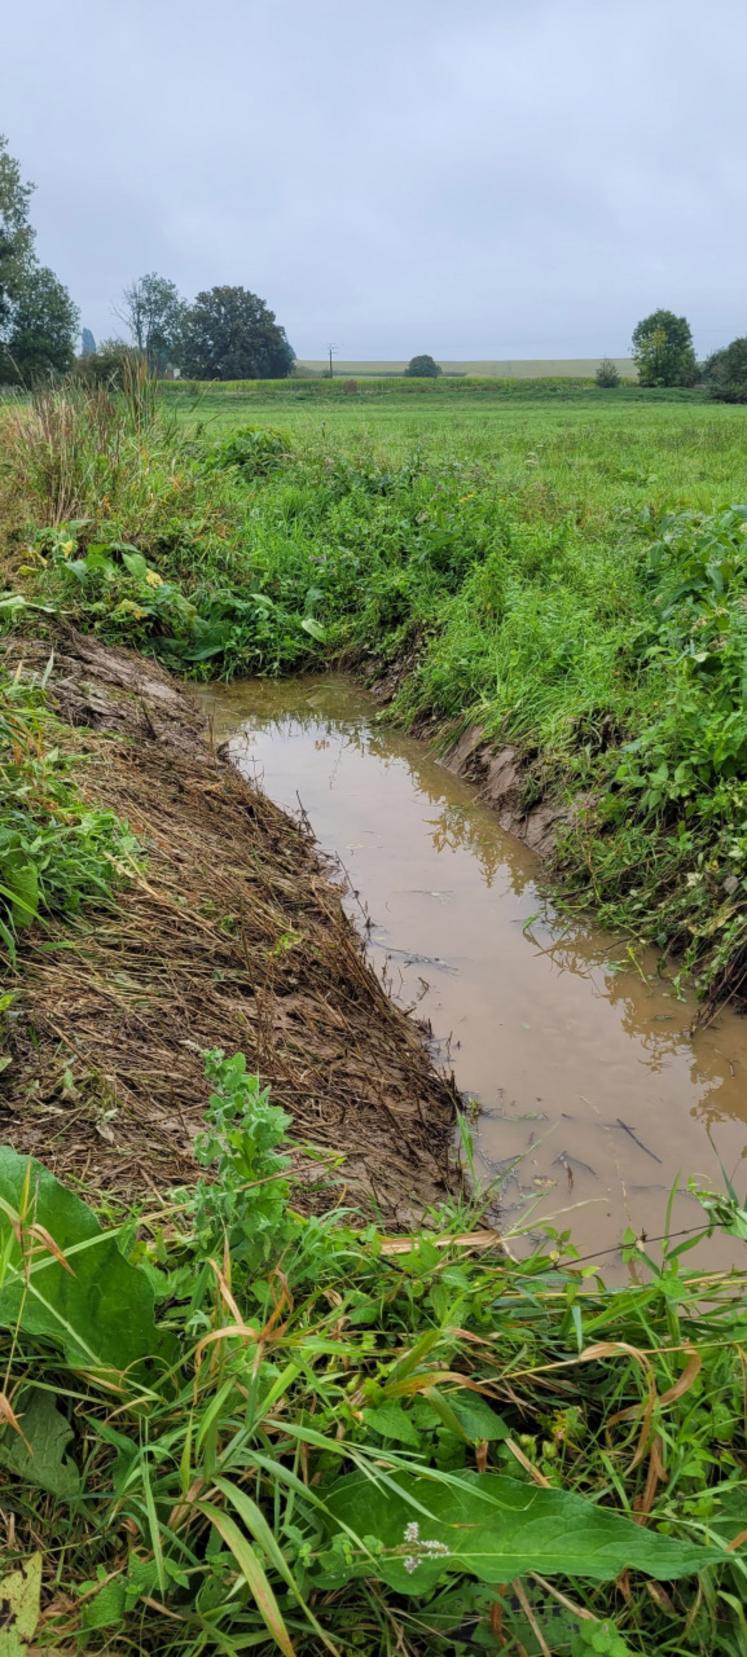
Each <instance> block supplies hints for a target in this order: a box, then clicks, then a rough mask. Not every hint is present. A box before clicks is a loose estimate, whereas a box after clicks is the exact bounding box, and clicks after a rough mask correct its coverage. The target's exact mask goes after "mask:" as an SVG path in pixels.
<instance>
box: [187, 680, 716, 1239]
mask: <svg viewBox="0 0 747 1657" xmlns="http://www.w3.org/2000/svg"><path fill="white" fill-rule="evenodd" d="M204 700H205V705H206V707H207V708H208V711H209V712H210V714H211V717H212V719H213V721H214V725H215V734H216V739H217V740H221V739H222V738H223V737H225V736H226V735H230V736H231V752H232V756H233V758H234V759H235V761H236V763H237V764H239V765H240V766H241V767H242V769H244V770H246V772H247V773H248V774H250V775H253V776H254V775H257V776H259V778H260V780H262V782H263V785H264V786H265V787H266V789H267V792H268V793H269V794H270V795H271V796H272V798H273V799H275V800H277V801H278V803H279V804H280V805H283V806H285V807H286V808H288V809H291V810H293V809H297V808H298V805H299V804H301V805H302V806H303V808H304V810H305V811H306V812H307V814H308V816H309V818H310V820H311V823H312V826H313V828H314V832H315V833H316V835H317V837H318V839H319V841H320V843H321V845H322V846H323V847H324V848H325V849H326V850H328V851H330V852H336V853H338V854H339V855H340V856H341V858H342V861H343V863H344V865H345V867H346V869H347V870H348V871H349V874H350V878H351V881H352V883H353V885H354V887H355V888H356V889H357V890H358V891H359V892H360V894H361V897H362V899H363V901H364V902H365V905H366V907H367V909H368V911H369V913H370V916H371V923H372V924H371V928H370V940H369V941H370V949H371V953H372V957H373V959H374V961H375V962H376V964H377V965H378V967H379V968H380V970H381V971H382V972H383V973H386V974H387V976H388V982H389V984H390V986H391V988H392V990H393V992H394V993H395V994H396V995H397V996H398V997H399V998H400V999H401V1000H402V1001H403V1002H404V1003H405V1004H407V1005H410V1006H413V1007H415V1008H416V1009H417V1013H418V1016H420V1017H423V1018H425V1019H428V1020H429V1022H430V1025H431V1027H432V1029H433V1032H434V1036H435V1039H436V1042H437V1044H438V1047H439V1050H440V1052H441V1054H442V1055H443V1056H444V1057H445V1058H446V1060H447V1061H448V1062H449V1063H451V1065H452V1066H453V1068H454V1070H455V1072H456V1076H457V1080H458V1082H459V1084H460V1086H461V1087H462V1088H463V1089H464V1090H465V1091H466V1092H469V1093H473V1094H474V1095H476V1096H477V1098H478V1099H479V1101H480V1105H481V1115H480V1117H479V1119H478V1122H477V1125H476V1134H477V1143H478V1154H479V1158H480V1161H481V1163H482V1166H483V1168H484V1170H485V1172H486V1174H495V1173H497V1172H501V1171H502V1172H504V1173H505V1170H506V1169H507V1168H509V1167H510V1166H511V1164H512V1162H513V1160H514V1159H515V1158H516V1157H520V1158H521V1161H520V1163H519V1165H518V1167H517V1168H516V1169H515V1170H514V1172H513V1174H512V1175H511V1176H510V1179H509V1183H508V1184H507V1187H506V1192H505V1196H504V1202H505V1203H506V1204H508V1205H509V1207H512V1208H513V1209H514V1210H515V1211H516V1212H518V1211H519V1209H520V1208H521V1205H522V1204H523V1203H524V1202H525V1201H526V1200H527V1198H528V1197H531V1198H532V1199H534V1198H535V1197H539V1207H538V1213H539V1214H542V1215H548V1214H552V1213H554V1212H557V1211H558V1210H559V1209H563V1208H567V1207H568V1206H569V1204H570V1206H571V1207H572V1208H573V1215H572V1220H573V1232H574V1237H575V1238H576V1240H577V1242H578V1243H579V1244H580V1246H581V1247H582V1248H583V1249H584V1251H586V1249H589V1248H592V1247H594V1246H608V1245H609V1244H610V1242H611V1241H614V1240H615V1239H616V1238H617V1237H619V1235H620V1233H621V1231H622V1229H623V1228H624V1226H626V1225H628V1224H632V1225H634V1226H636V1227H637V1226H639V1225H645V1226H646V1227H647V1229H648V1230H649V1232H652V1231H654V1230H660V1229H662V1227H661V1221H662V1220H663V1214H664V1206H665V1197H666V1192H667V1191H668V1189H669V1186H670V1185H671V1182H672V1180H673V1178H674V1177H675V1175H677V1174H678V1173H679V1174H682V1175H684V1176H685V1177H687V1176H688V1175H689V1174H691V1173H697V1174H699V1175H701V1176H703V1177H704V1178H705V1179H706V1180H708V1181H709V1182H712V1183H719V1181H720V1171H719V1168H718V1161H717V1157H716V1154H715V1151H714V1148H713V1146H712V1145H711V1143H710V1142H709V1137H708V1133H707V1132H706V1129H709V1130H710V1131H711V1132H712V1134H713V1137H714V1142H715V1144H716V1145H717V1147H718V1153H719V1154H720V1156H721V1158H722V1160H723V1162H724V1164H725V1165H726V1166H727V1167H733V1166H734V1165H735V1164H737V1163H738V1162H739V1160H740V1159H741V1158H742V1157H743V1156H744V1154H745V1147H746V1142H747V1132H746V1126H747V1098H746V1097H745V1088H744V1076H745V1074H747V1021H745V1020H741V1019H739V1018H737V1017H736V1016H735V1015H734V1014H731V1013H729V1012H728V1011H724V1013H723V1014H722V1015H721V1017H720V1020H719V1022H718V1025H717V1027H714V1028H712V1029H709V1030H701V1031H699V1032H697V1033H696V1034H695V1035H694V1036H693V1035H692V1034H691V1033H690V1025H691V1022H692V1019H693V1015H694V1011H695V1008H694V1005H693V1003H692V1002H691V1001H687V1000H684V1001H683V1000H678V999H677V997H676V995H675V993H674V990H673V988H672V985H671V984H670V983H668V982H667V981H666V980H665V979H662V978H660V977H659V976H658V975H657V962H656V960H655V958H654V956H653V955H649V954H647V953H646V952H637V955H636V963H637V964H634V963H632V962H631V959H630V956H629V953H628V951H627V948H626V946H625V944H624V943H623V942H621V941H620V940H616V939H614V938H612V937H610V936H609V935H607V934H605V933H603V932H601V931H600V930H599V929H598V928H596V927H595V926H594V925H593V924H591V923H588V924H576V923H574V924H573V925H569V924H568V921H567V918H563V917H560V916H559V915H558V914H557V912H556V911H555V909H554V908H553V905H552V904H551V903H548V902H547V901H545V900H544V899H543V897H542V895H541V894H540V892H539V891H538V887H537V876H538V865H537V861H536V859H535V857H534V856H533V854H532V853H531V852H529V851H528V850H527V848H526V847H525V846H523V845H522V844H521V843H520V842H519V841H518V840H516V839H515V838H514V837H513V836H512V835H510V834H506V833H505V832H504V831H503V830H502V829H501V828H500V826H499V825H498V822H497V819H496V817H495V815H494V814H493V813H492V812H491V811H490V810H489V809H488V808H487V807H485V806H484V805H482V804H481V802H480V801H479V799H478V798H477V797H476V794H475V791H474V790H473V789H472V788H471V787H470V786H469V785H468V784H466V783H464V782H462V781H460V780H459V779H458V778H455V777H454V776H452V775H451V773H450V772H448V771H446V770H445V769H444V768H443V767H442V766H440V765H439V764H438V762H437V760H436V759H435V758H434V757H433V756H432V755H431V754H430V753H429V752H428V750H427V748H426V747H425V745H424V744H422V743H420V742H418V741H416V740H414V739H412V738H408V737H406V736H403V735H402V734H401V733H398V732H395V731H393V730H392V729H391V728H390V727H388V726H387V725H385V724H383V723H381V722H380V721H379V720H378V718H377V713H376V708H375V705H374V703H373V702H372V699H371V698H370V697H368V696H367V695H366V694H365V693H364V692H362V691H360V690H359V689H358V688H357V687H355V686H353V685H352V684H351V683H350V682H349V681H347V680H345V679H344V678H339V677H330V678H325V679H320V680H309V679H306V680H297V681H287V680H286V681H284V682H282V683H280V684H272V683H268V682H266V681H261V682H252V683H251V684H248V685H238V686H232V687H229V688H220V689H211V690H209V691H208V692H206V693H205V698H204ZM351 912H352V911H351ZM675 1210H676V1219H675V1222H674V1223H675V1224H676V1223H677V1222H678V1221H679V1223H682V1224H691V1223H693V1202H692V1199H691V1198H689V1197H688V1196H687V1194H685V1195H683V1196H681V1197H680V1198H679V1199H678V1201H677V1203H676V1205H675ZM683 1216H684V1218H683ZM657 1218H658V1221H659V1224H658V1225H657V1223H656V1222H657ZM563 1223H566V1222H565V1221H563ZM724 1248H725V1249H726V1252H727V1254H728V1258H729V1259H731V1253H732V1248H733V1245H732V1244H731V1243H728V1244H723V1243H721V1242H719V1243H717V1244H713V1245H711V1254H710V1258H711V1259H712V1260H713V1259H714V1258H715V1257H716V1256H717V1255H718V1254H719V1250H720V1251H721V1258H722V1261H724V1263H726V1262H725V1260H724Z"/></svg>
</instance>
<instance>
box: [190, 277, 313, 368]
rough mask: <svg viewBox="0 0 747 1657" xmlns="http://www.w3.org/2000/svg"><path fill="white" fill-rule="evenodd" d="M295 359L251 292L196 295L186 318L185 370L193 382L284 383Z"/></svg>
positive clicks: (270, 314)
mask: <svg viewBox="0 0 747 1657" xmlns="http://www.w3.org/2000/svg"><path fill="white" fill-rule="evenodd" d="M294 362H295V353H294V351H293V349H292V347H291V346H290V345H289V344H288V340H287V339H286V335H285V329H284V328H281V327H280V325H279V323H278V322H277V321H276V320H275V312H274V311H270V310H268V308H267V306H266V304H265V302H264V300H263V299H259V298H258V296H257V294H256V293H250V292H249V291H248V289H247V288H230V287H219V288H210V290H209V291H207V292H203V293H198V295H197V298H196V299H195V302H194V305H192V306H190V308H189V310H188V312H187V318H186V325H185V329H184V338H183V347H182V369H183V371H184V373H185V374H186V375H187V376H188V378H190V379H194V380H282V379H285V377H286V375H288V374H290V372H291V369H292V368H293V364H294Z"/></svg>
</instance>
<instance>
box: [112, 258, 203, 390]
mask: <svg viewBox="0 0 747 1657" xmlns="http://www.w3.org/2000/svg"><path fill="white" fill-rule="evenodd" d="M186 310H187V307H186V304H185V301H184V300H183V299H182V297H181V295H180V294H179V292H178V289H177V287H176V283H175V282H170V281H169V279H168V277H167V276H158V275H157V274H156V272H155V271H151V272H150V273H149V274H148V275H147V276H139V277H138V279H137V281H136V282H131V283H130V285H129V287H128V288H125V290H124V293H123V295H122V310H121V312H120V313H118V314H119V315H120V316H121V319H122V321H123V322H125V323H126V324H127V327H128V328H129V331H130V336H131V339H132V343H133V345H135V346H136V347H137V349H138V351H142V353H143V355H144V356H146V357H147V359H148V362H149V363H150V366H151V368H152V369H153V372H154V373H156V374H162V373H163V371H164V369H165V368H166V367H167V366H168V364H169V363H172V362H174V361H175V360H176V359H177V358H178V357H179V354H180V351H181V343H182V333H183V330H184V319H185V315H186Z"/></svg>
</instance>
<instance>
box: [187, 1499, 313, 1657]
mask: <svg viewBox="0 0 747 1657" xmlns="http://www.w3.org/2000/svg"><path fill="white" fill-rule="evenodd" d="M199 1507H200V1512H201V1513H204V1514H205V1517H206V1518H207V1519H209V1520H210V1522H211V1524H213V1525H215V1528H216V1530H217V1531H218V1534H219V1535H220V1536H222V1537H223V1541H224V1542H225V1543H226V1546H227V1547H229V1548H230V1549H231V1553H232V1554H233V1557H234V1559H235V1560H236V1564H237V1565H238V1567H239V1570H240V1571H241V1574H242V1576H243V1578H244V1581H245V1583H246V1585H247V1588H248V1589H249V1592H250V1594H251V1595H252V1598H253V1600H254V1603H255V1605H256V1607H257V1610H258V1611H259V1614H260V1616H261V1618H262V1620H263V1622H264V1623H265V1626H266V1627H267V1628H269V1631H270V1633H271V1635H272V1637H273V1639H274V1641H275V1644H276V1645H277V1647H278V1649H279V1650H280V1651H282V1652H283V1654H284V1657H297V1653H296V1648H295V1646H294V1644H293V1641H292V1640H291V1637H290V1634H289V1633H288V1630H287V1628H286V1626H285V1623H284V1621H283V1616H282V1612H281V1610H280V1606H279V1605H278V1602H277V1600H276V1598H275V1595H274V1593H273V1591H272V1589H271V1587H270V1584H269V1582H268V1580H267V1577H266V1575H265V1571H264V1568H263V1566H262V1565H261V1563H260V1561H259V1559H258V1557H257V1554H256V1553H255V1550H254V1548H253V1547H252V1545H251V1542H248V1541H247V1539H246V1537H245V1536H244V1535H243V1533H242V1532H241V1531H240V1530H239V1527H238V1525H237V1524H236V1522H235V1520H234V1519H232V1518H231V1517H230V1515H229V1514H228V1513H222V1512H221V1510H220V1508H219V1507H214V1506H213V1504H212V1502H200V1504H199Z"/></svg>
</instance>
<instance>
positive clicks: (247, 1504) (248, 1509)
mask: <svg viewBox="0 0 747 1657" xmlns="http://www.w3.org/2000/svg"><path fill="white" fill-rule="evenodd" d="M215 1487H216V1489H217V1490H219V1491H220V1493H221V1495H222V1496H225V1498H226V1501H227V1502H232V1503H233V1506H234V1507H235V1509H236V1512H237V1513H238V1514H239V1515H240V1517H241V1518H242V1519H243V1521H244V1524H245V1525H246V1528H247V1530H250V1531H251V1533H252V1536H253V1537H254V1540H255V1542H258V1543H259V1545H260V1547H261V1548H264V1551H265V1553H266V1554H267V1558H268V1559H269V1560H271V1561H272V1564H273V1565H274V1566H275V1569H276V1571H277V1572H278V1573H279V1575H280V1576H281V1577H282V1578H283V1581H284V1582H286V1583H287V1585H288V1587H289V1588H290V1590H291V1593H292V1594H293V1595H294V1597H295V1598H296V1599H297V1600H298V1603H299V1605H300V1606H301V1609H302V1610H303V1612H304V1613H305V1615H306V1616H307V1617H308V1620H309V1622H310V1624H311V1626H312V1628H313V1629H314V1632H315V1633H316V1634H318V1636H319V1639H320V1640H321V1642H322V1644H323V1645H324V1647H325V1649H326V1650H327V1651H330V1652H333V1653H334V1654H335V1657H338V1647H337V1646H336V1645H333V1643H332V1641H331V1640H330V1639H328V1637H327V1635H326V1634H325V1632H324V1629H323V1628H322V1627H321V1626H320V1624H319V1623H318V1622H317V1620H316V1617H315V1616H314V1613H313V1611H312V1610H311V1609H310V1607H309V1606H308V1605H307V1604H306V1601H305V1600H304V1599H303V1598H302V1596H301V1593H300V1590H299V1589H298V1588H297V1587H296V1582H295V1579H294V1576H293V1573H292V1571H291V1569H290V1566H289V1565H288V1563H287V1560H286V1558H285V1555H284V1553H283V1550H282V1548H281V1547H280V1544H279V1542H278V1541H277V1539H276V1537H275V1536H274V1535H273V1532H272V1531H271V1529H270V1526H269V1525H268V1523H267V1520H266V1518H265V1516H264V1514H263V1513H262V1511H261V1509H260V1508H259V1507H258V1506H257V1503H256V1502H255V1501H253V1500H252V1498H251V1496H249V1495H247V1493H246V1491H245V1490H241V1489H240V1488H239V1486H238V1485H237V1484H233V1483H232V1481H231V1480H230V1479H216V1480H215Z"/></svg>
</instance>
